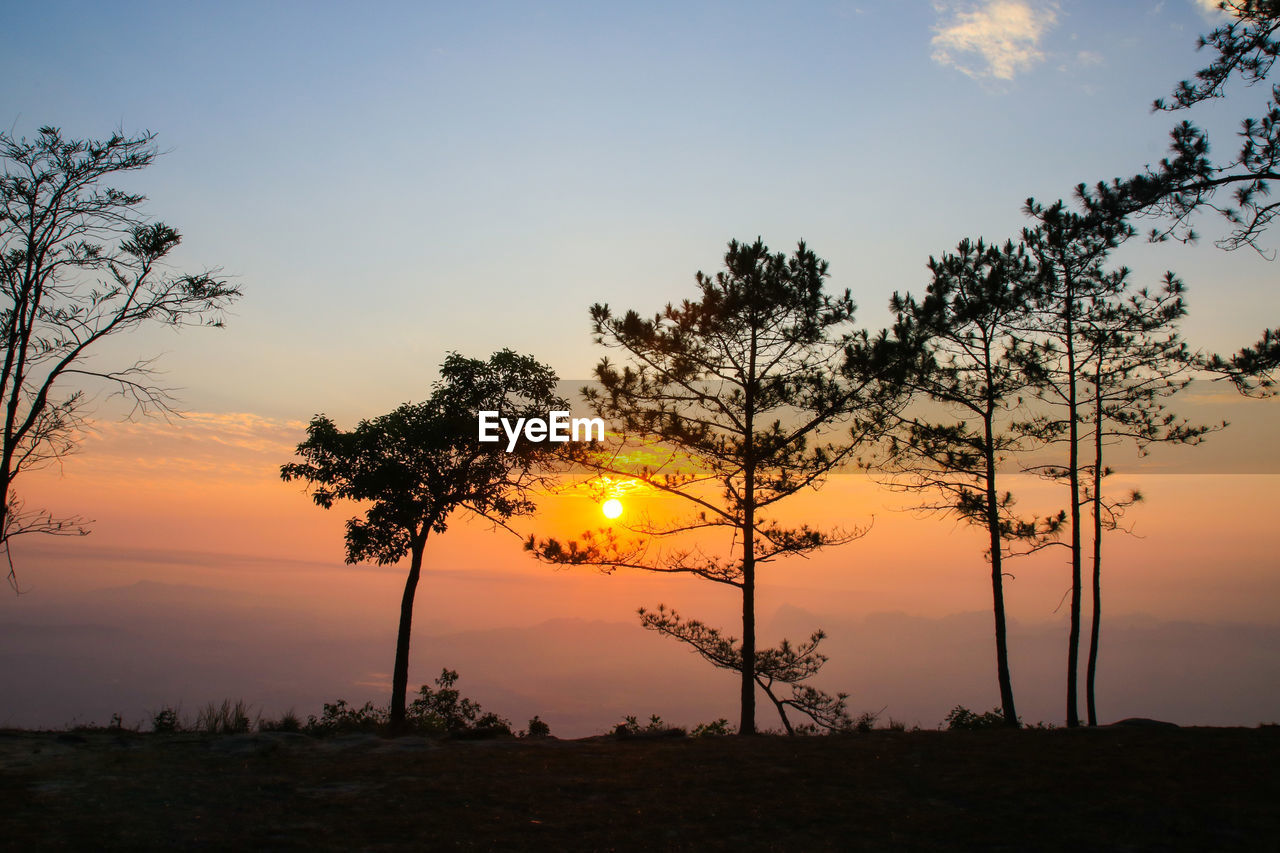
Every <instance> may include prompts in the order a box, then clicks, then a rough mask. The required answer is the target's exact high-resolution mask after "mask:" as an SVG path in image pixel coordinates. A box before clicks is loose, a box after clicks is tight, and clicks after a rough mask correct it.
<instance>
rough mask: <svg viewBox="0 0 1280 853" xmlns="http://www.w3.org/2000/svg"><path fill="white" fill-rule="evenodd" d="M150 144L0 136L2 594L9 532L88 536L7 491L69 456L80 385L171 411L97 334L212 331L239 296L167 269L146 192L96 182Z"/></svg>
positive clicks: (45, 130)
mask: <svg viewBox="0 0 1280 853" xmlns="http://www.w3.org/2000/svg"><path fill="white" fill-rule="evenodd" d="M153 139H154V135H153V134H151V133H143V134H140V135H138V136H134V137H126V136H124V135H123V134H121V133H116V134H113V135H112V136H111V137H109V138H108V139H105V140H94V139H86V140H71V139H66V138H65V137H63V135H62V132H61V131H60V130H58V129H56V128H52V127H42V128H41V129H40V131H39V133H37V134H36V137H35V139H33V140H31V141H28V140H26V139H25V138H23V139H14V138H13V137H12V136H10V135H9V134H7V133H0V160H3V173H2V174H0V335H2V336H3V340H2V341H0V345H2V346H3V367H0V407H2V408H3V410H4V423H3V428H2V429H0V551H2V552H3V554H4V559H5V560H6V562H7V563H8V581H9V584H10V585H11V586H12V587H13V588H14V590H15V591H19V584H18V574H17V570H16V569H15V567H14V560H13V552H12V543H13V540H14V539H15V538H17V537H18V536H21V535H24V534H28V533H43V534H51V535H55V536H57V535H64V536H65V535H82V534H84V533H86V532H88V530H87V526H86V525H87V522H86V521H85V520H84V519H83V518H80V517H78V516H76V517H66V518H56V517H54V515H53V514H51V513H50V512H48V511H45V510H41V509H35V508H30V507H27V506H26V505H25V504H24V503H23V501H22V500H21V499H20V498H19V496H18V493H17V491H15V488H14V487H15V484H16V482H17V481H18V480H19V478H20V475H21V474H22V473H23V472H25V471H30V470H34V469H37V468H41V467H44V466H46V465H49V464H56V463H57V462H58V461H59V460H61V459H62V458H63V457H64V456H66V455H67V454H69V453H72V452H74V451H75V449H76V446H77V444H78V441H79V438H80V430H81V427H82V426H83V423H84V418H85V417H86V415H87V413H88V412H87V406H88V404H89V400H90V397H89V396H88V392H89V391H91V390H93V389H95V388H105V389H106V390H108V391H109V392H110V394H111V395H113V396H115V395H118V396H120V397H123V398H125V399H126V400H129V401H131V402H132V403H133V413H135V414H143V415H149V414H153V413H161V414H176V412H175V411H174V409H173V398H172V396H171V393H170V389H168V388H166V387H164V386H163V385H161V384H159V382H158V381H157V376H156V371H155V370H154V369H153V364H154V359H139V360H136V361H133V362H132V363H123V364H115V365H111V364H109V363H102V362H99V361H96V360H95V358H94V357H95V356H97V355H99V354H102V351H103V350H104V349H105V348H106V347H105V342H106V340H107V339H108V338H111V337H113V336H116V335H120V334H124V333H127V332H130V331H133V330H136V329H138V328H140V327H143V326H146V325H150V324H162V325H167V326H172V327H175V328H178V327H183V326H220V325H222V315H223V311H224V309H226V308H227V306H229V305H230V304H231V303H233V302H234V301H235V300H236V299H237V298H239V296H240V290H239V288H237V287H235V286H233V285H229V284H227V283H226V282H225V281H222V280H219V279H218V278H216V277H215V276H216V273H215V272H210V271H206V272H202V273H195V274H181V273H172V272H169V271H168V266H167V265H168V260H167V259H168V257H169V255H170V254H171V253H172V252H173V250H174V249H175V248H177V246H178V244H179V243H180V242H181V241H182V237H181V235H180V234H179V233H178V232H177V231H176V230H174V229H173V228H171V227H169V226H168V225H166V224H164V223H163V222H149V221H147V219H146V217H145V216H143V215H142V213H141V212H140V206H141V205H142V203H143V202H144V201H145V200H146V199H145V196H142V195H139V194H137V193H130V192H125V191H123V190H119V189H116V188H114V187H109V186H104V182H105V181H108V180H111V179H113V178H115V177H117V175H119V174H120V173H124V172H133V171H137V170H139V169H143V168H145V167H147V166H149V165H150V164H151V163H152V162H153V161H154V159H155V157H156V150H155V147H154V146H153V145H152V140H153Z"/></svg>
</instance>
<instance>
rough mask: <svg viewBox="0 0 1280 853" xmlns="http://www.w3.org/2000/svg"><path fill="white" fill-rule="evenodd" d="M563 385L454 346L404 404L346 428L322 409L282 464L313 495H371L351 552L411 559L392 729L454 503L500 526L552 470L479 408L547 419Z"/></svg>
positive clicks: (542, 455)
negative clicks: (423, 595)
mask: <svg viewBox="0 0 1280 853" xmlns="http://www.w3.org/2000/svg"><path fill="white" fill-rule="evenodd" d="M555 387H556V376H555V373H554V372H553V371H552V370H551V369H550V368H549V367H546V366H545V365H542V364H540V363H539V362H538V361H536V360H535V359H533V358H532V357H530V356H524V355H518V354H516V353H514V352H512V351H511V350H502V351H501V352H497V353H494V354H493V355H492V356H491V357H490V358H489V360H488V361H487V362H486V361H481V360H479V359H470V358H464V357H462V356H460V355H458V354H457V353H451V354H450V355H449V356H448V357H447V358H446V359H445V362H444V364H443V365H442V366H441V368H440V379H439V380H438V381H437V382H436V383H435V384H434V385H433V388H432V393H431V396H430V398H428V399H427V400H426V401H425V402H423V403H416V404H414V403H406V404H404V405H402V406H400V407H399V408H397V409H396V410H395V411H393V412H391V413H389V414H386V415H382V416H380V417H377V418H374V419H373V420H365V421H361V422H360V423H359V424H358V425H357V426H356V428H355V429H353V430H351V431H349V432H344V431H342V430H340V429H338V428H337V426H336V425H335V424H334V423H333V421H332V420H330V419H329V418H328V417H326V416H325V415H322V414H321V415H316V416H315V417H314V418H313V419H312V420H311V423H310V425H308V427H307V440H306V441H304V442H302V443H301V444H299V445H298V449H297V453H298V455H299V456H301V457H302V460H303V461H301V462H293V463H289V464H287V465H284V466H282V467H281V469H280V474H281V477H282V478H283V479H284V480H286V481H290V480H302V481H305V482H306V483H307V484H308V485H309V486H310V488H311V497H312V499H313V500H314V501H315V503H316V505H317V506H320V507H323V508H325V509H329V508H330V507H332V506H333V504H334V502H335V501H337V500H351V501H359V502H367V503H368V508H367V509H366V510H365V514H364V517H363V518H351V519H350V520H348V521H347V533H346V551H347V553H346V561H347V563H349V564H354V563H358V562H361V561H365V560H371V561H373V562H375V563H377V564H378V565H380V566H381V565H391V564H394V563H398V562H400V561H401V560H402V559H404V557H405V556H406V555H408V556H409V558H410V562H409V574H408V577H407V579H406V581H405V587H404V595H403V596H402V598H401V602H400V627H399V632H398V634H397V637H396V658H395V667H394V671H393V674H392V683H391V720H390V723H391V727H392V729H393V730H399V729H400V728H402V727H403V725H404V719H405V693H406V690H407V687H408V679H409V639H410V635H411V626H412V621H413V602H414V596H415V593H416V591H417V587H418V578H419V576H420V574H421V572H422V560H423V554H424V553H425V551H426V546H427V540H428V538H429V537H430V535H431V534H432V533H444V532H445V530H447V529H448V526H449V521H450V519H451V517H452V516H453V513H454V512H455V511H456V510H464V511H466V512H470V513H472V514H473V515H477V516H481V517H483V518H486V519H489V520H490V521H493V522H494V523H496V524H499V525H504V524H505V522H506V521H507V520H508V519H510V518H512V517H513V516H517V515H524V514H528V513H530V512H532V511H533V510H534V508H535V505H534V501H533V490H534V489H535V488H536V487H537V486H538V485H540V484H541V483H542V482H543V480H544V477H545V471H544V469H543V468H542V467H541V466H543V465H544V464H545V463H546V462H548V461H549V455H550V451H549V450H547V449H545V448H546V447H547V445H545V444H536V443H532V442H518V443H517V444H516V445H515V447H514V448H513V449H512V450H511V451H510V452H508V451H507V450H506V448H505V446H504V445H503V444H501V443H491V442H480V441H478V440H477V431H476V422H477V421H476V418H477V414H478V413H479V412H481V411H499V412H501V413H502V414H503V415H504V416H506V417H510V418H515V417H543V418H545V417H546V415H547V412H548V411H551V410H557V409H563V408H564V407H565V403H564V401H563V400H562V399H560V398H559V397H558V396H556V393H555Z"/></svg>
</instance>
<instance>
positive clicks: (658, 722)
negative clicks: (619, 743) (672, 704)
mask: <svg viewBox="0 0 1280 853" xmlns="http://www.w3.org/2000/svg"><path fill="white" fill-rule="evenodd" d="M613 733H614V734H615V735H617V736H618V737H631V736H634V735H650V736H652V735H670V736H673V737H683V736H684V733H685V732H684V729H682V728H680V727H679V726H669V725H667V724H666V723H665V722H663V720H662V718H661V717H659V716H658V715H657V714H650V715H649V722H648V723H647V724H645V725H644V726H643V727H642V726H641V725H640V721H639V720H638V719H637V718H636V717H633V716H628V717H624V718H623V721H622V722H621V723H618V724H617V725H616V726H614V727H613Z"/></svg>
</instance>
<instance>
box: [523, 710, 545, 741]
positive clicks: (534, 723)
mask: <svg viewBox="0 0 1280 853" xmlns="http://www.w3.org/2000/svg"><path fill="white" fill-rule="evenodd" d="M521 734H522V735H523V736H524V737H534V738H538V737H551V726H549V725H547V724H546V723H545V722H543V721H542V720H541V719H539V717H538V715H537V714H534V715H533V719H532V720H530V721H529V728H528V729H527V730H526V731H524V732H522V733H521Z"/></svg>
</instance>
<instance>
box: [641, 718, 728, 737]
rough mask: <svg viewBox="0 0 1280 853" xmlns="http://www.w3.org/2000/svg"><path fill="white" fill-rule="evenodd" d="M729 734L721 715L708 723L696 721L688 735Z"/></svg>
mask: <svg viewBox="0 0 1280 853" xmlns="http://www.w3.org/2000/svg"><path fill="white" fill-rule="evenodd" d="M628 719H630V718H628ZM731 734H733V729H732V728H730V726H729V721H728V720H726V719H725V718H724V717H721V718H720V719H718V720H713V721H712V722H710V723H698V725H696V726H694V727H693V731H691V732H689V737H723V736H724V735H731Z"/></svg>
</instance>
